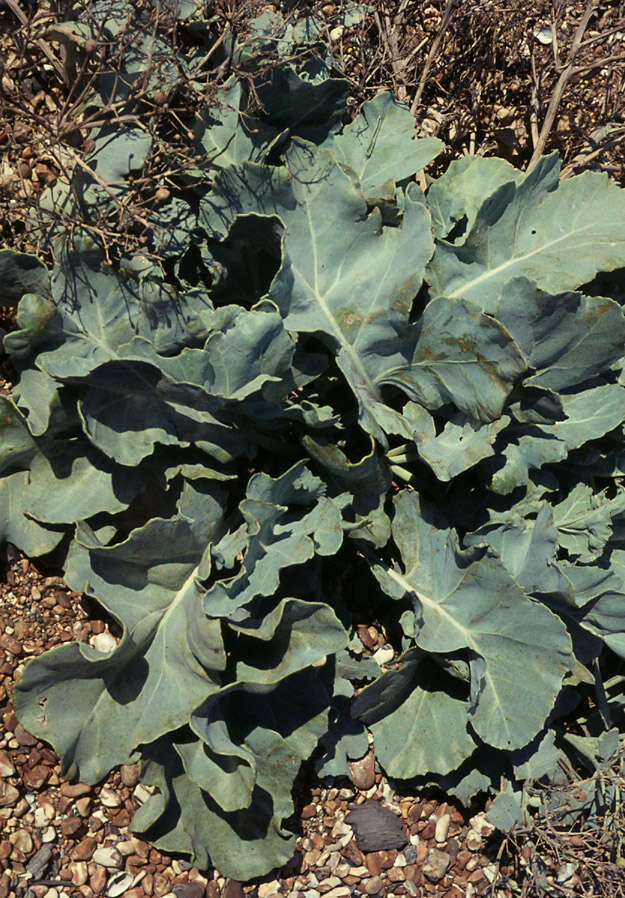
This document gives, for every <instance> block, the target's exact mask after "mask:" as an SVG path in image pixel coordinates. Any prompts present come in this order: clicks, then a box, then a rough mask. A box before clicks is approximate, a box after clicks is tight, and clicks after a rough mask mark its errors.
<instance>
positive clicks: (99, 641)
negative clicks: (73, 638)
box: [89, 630, 117, 655]
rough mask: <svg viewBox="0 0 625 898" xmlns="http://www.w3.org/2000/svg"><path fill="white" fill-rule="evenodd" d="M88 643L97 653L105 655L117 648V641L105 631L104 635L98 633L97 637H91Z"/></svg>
mask: <svg viewBox="0 0 625 898" xmlns="http://www.w3.org/2000/svg"><path fill="white" fill-rule="evenodd" d="M89 641H90V642H91V644H92V646H93V647H94V649H96V650H97V651H98V652H103V653H104V654H105V655H108V653H109V652H112V651H113V649H116V648H117V640H116V639H115V637H114V636H111V634H110V633H107V631H106V630H105V631H104V633H98V634H97V636H93V637H92V638H91V639H90V640H89Z"/></svg>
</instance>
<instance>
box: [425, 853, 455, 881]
mask: <svg viewBox="0 0 625 898" xmlns="http://www.w3.org/2000/svg"><path fill="white" fill-rule="evenodd" d="M450 863H451V858H450V857H449V855H448V854H447V853H446V852H445V851H439V850H438V848H430V850H429V851H428V853H427V855H426V857H425V861H424V862H423V867H422V870H423V875H424V876H425V877H426V878H427V879H429V880H430V882H439V880H441V879H442V878H443V876H444V875H445V873H447V870H448V869H449V865H450Z"/></svg>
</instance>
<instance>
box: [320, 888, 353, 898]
mask: <svg viewBox="0 0 625 898" xmlns="http://www.w3.org/2000/svg"><path fill="white" fill-rule="evenodd" d="M351 894H352V890H351V889H350V887H349V886H337V888H336V889H332V891H331V892H326V893H325V898H350V896H351Z"/></svg>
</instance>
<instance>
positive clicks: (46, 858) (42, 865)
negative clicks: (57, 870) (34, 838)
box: [26, 843, 52, 879]
mask: <svg viewBox="0 0 625 898" xmlns="http://www.w3.org/2000/svg"><path fill="white" fill-rule="evenodd" d="M51 858H52V845H49V844H47V843H45V844H44V845H42V846H41V848H40V849H39V851H36V852H35V854H33V856H32V857H31V859H30V860H29V861H28V863H27V864H26V871H27V873H31V874H32V878H33V879H41V877H42V876H43V874H44V873H45V872H46V867H47V866H48V864H49V863H50V860H51Z"/></svg>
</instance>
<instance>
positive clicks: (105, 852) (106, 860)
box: [93, 845, 122, 868]
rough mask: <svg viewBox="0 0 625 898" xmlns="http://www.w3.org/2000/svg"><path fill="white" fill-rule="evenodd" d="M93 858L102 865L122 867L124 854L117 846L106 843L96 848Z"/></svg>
mask: <svg viewBox="0 0 625 898" xmlns="http://www.w3.org/2000/svg"><path fill="white" fill-rule="evenodd" d="M93 860H94V861H95V863H96V864H100V866H102V867H113V868H116V867H121V865H122V856H121V854H120V853H119V851H118V850H117V849H116V848H113V847H112V846H109V845H105V846H104V847H102V848H96V850H95V851H94V853H93Z"/></svg>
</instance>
